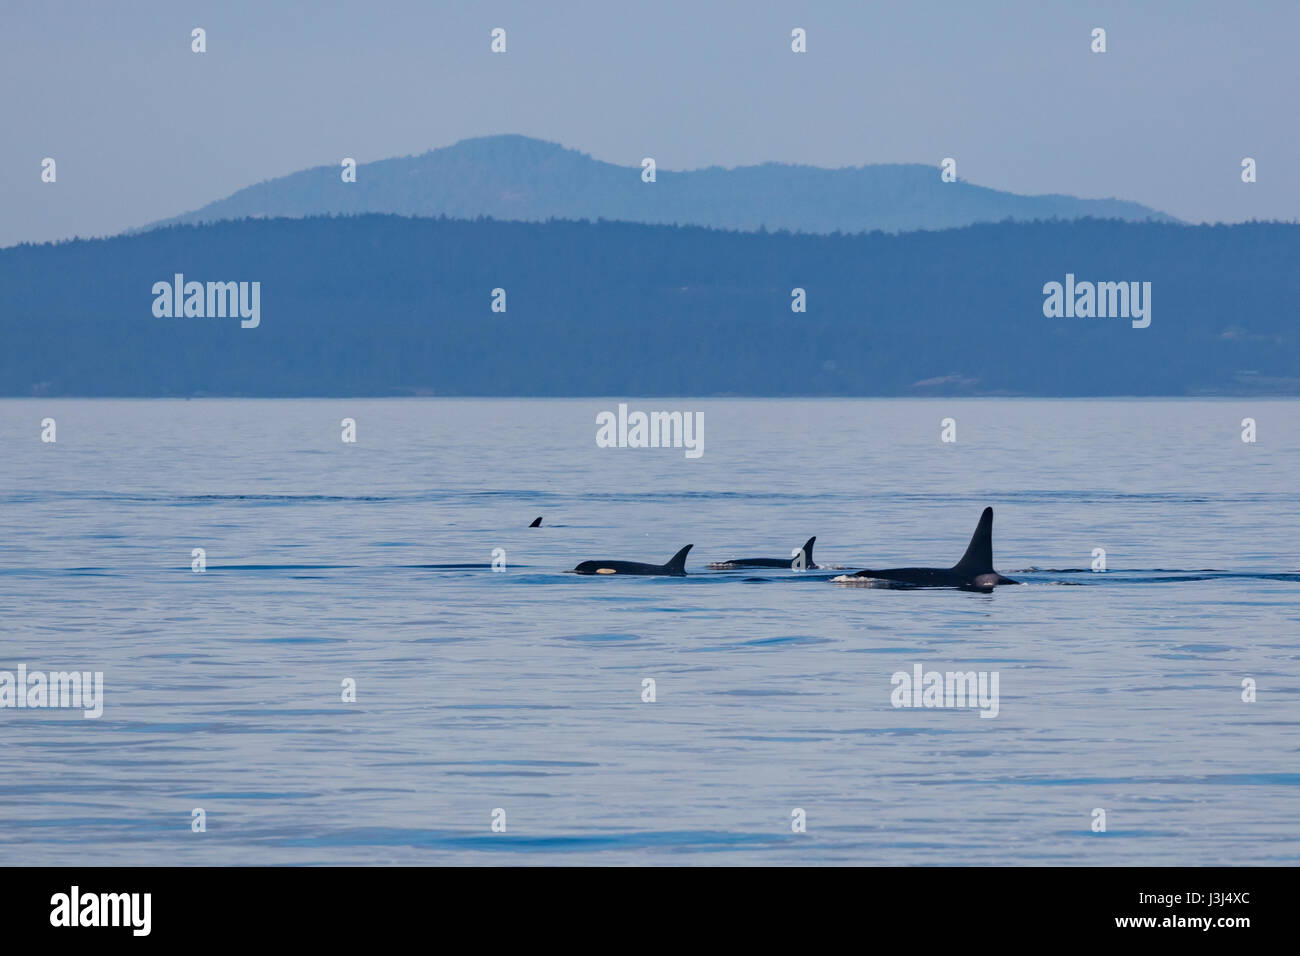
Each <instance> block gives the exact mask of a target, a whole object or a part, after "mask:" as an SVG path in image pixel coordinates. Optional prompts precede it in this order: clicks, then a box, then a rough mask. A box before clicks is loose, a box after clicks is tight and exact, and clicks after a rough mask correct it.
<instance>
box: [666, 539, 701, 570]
mask: <svg viewBox="0 0 1300 956" xmlns="http://www.w3.org/2000/svg"><path fill="white" fill-rule="evenodd" d="M693 547H695V545H693V544H688V545H687V546H686V547H684V548H682V550H680V551H678V552H677V553H676V554H674V555H673V556H672V557H671V558H669V559H668V563H667V564H665V565H664V567H665V568H667V569H668V570H669V571H681V572H682V573H683V574H685V573H686V555H687V554H688V553H689V552H690V550H691V548H693Z"/></svg>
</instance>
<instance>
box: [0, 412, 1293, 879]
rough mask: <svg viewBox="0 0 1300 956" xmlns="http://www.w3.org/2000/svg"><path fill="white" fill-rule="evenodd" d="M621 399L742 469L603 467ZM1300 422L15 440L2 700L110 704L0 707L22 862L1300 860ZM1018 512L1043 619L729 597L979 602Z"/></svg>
mask: <svg viewBox="0 0 1300 956" xmlns="http://www.w3.org/2000/svg"><path fill="white" fill-rule="evenodd" d="M619 401H626V402H628V404H629V405H630V406H631V408H633V409H641V410H645V411H653V410H679V411H690V412H695V411H698V412H702V413H703V415H704V423H705V428H704V454H703V455H702V456H701V457H700V458H698V459H691V458H688V457H687V456H686V455H685V454H684V451H683V449H675V448H668V449H629V448H598V447H597V445H596V442H595V434H596V416H597V414H598V413H599V412H601V411H606V410H609V411H614V410H616V408H617V404H618V402H619ZM1298 411H1300V402H1296V401H1281V400H1265V399H1258V400H1255V399H1234V400H1203V401H1202V400H1195V401H1192V400H1162V401H1147V400H1114V401H1095V400H1089V401H1041V400H1033V401H1029V400H1010V399H1008V400H938V399H936V400H915V401H912V400H906V401H905V400H860V401H845V400H827V401H817V400H741V399H737V400H722V399H711V400H702V399H682V398H675V399H630V400H629V399H618V398H611V399H581V400H577V399H575V400H547V401H539V400H453V399H392V400H313V401H308V400H302V401H300V400H226V399H222V400H217V399H204V400H192V401H183V400H177V401H170V400H166V401H160V400H151V401H92V400H55V399H48V400H47V399H23V400H5V401H0V671H3V670H7V671H15V670H16V669H17V667H18V666H19V665H20V664H25V665H26V666H27V668H28V670H29V671H32V670H46V671H59V670H73V669H75V670H82V671H102V672H103V674H104V694H105V701H104V711H103V716H102V717H100V718H99V719H85V718H84V717H83V716H82V714H81V712H80V711H79V710H71V709H44V710H40V709H11V708H4V709H0V864H6V865H14V864H62V865H71V864H77V865H86V864H97V865H98V864H103V865H107V864H155V865H157V864H177V863H179V864H237V863H242V864H285V863H295V864H381V863H395V864H421V863H429V864H448V863H455V864H593V863H594V864H685V863H705V864H742V865H744V864H831V865H833V864H996V865H1003V864H1007V865H1011V864H1049V865H1050V864H1070V863H1078V864H1086V865H1108V864H1122V865H1137V864H1155V865H1169V864H1190V865H1199V864H1266V863H1273V864H1277V863H1285V864H1294V863H1296V862H1300V649H1298V644H1300V642H1298V640H1297V637H1298V635H1300V626H1298V625H1300V481H1298V480H1297V476H1298V475H1300V415H1298V414H1297V412H1298ZM1247 417H1249V418H1253V419H1255V420H1256V422H1257V428H1258V440H1257V441H1256V442H1254V443H1245V442H1243V441H1242V440H1241V431H1242V425H1241V423H1242V419H1244V418H1247ZM45 418H53V419H55V421H56V423H57V441H56V442H55V443H45V442H42V441H41V437H40V436H41V422H42V420H43V419H45ZM344 418H353V419H355V421H356V427H357V442H356V443H355V444H345V443H344V442H342V441H341V440H340V433H341V427H340V422H341V420H342V419H344ZM945 418H952V419H954V420H955V422H956V430H957V440H956V441H955V442H953V443H945V442H942V441H941V440H940V431H941V421H942V420H943V419H945ZM986 505H991V506H993V508H994V509H995V513H996V518H995V522H994V529H993V531H994V556H995V559H996V564H997V567H998V570H999V571H1001V572H1002V573H1003V574H1006V575H1009V576H1011V577H1013V578H1015V579H1017V580H1020V581H1023V582H1024V584H1023V586H1018V587H1017V586H1006V587H1001V588H998V589H997V590H996V591H995V592H994V593H992V594H979V593H966V592H961V591H951V590H877V589H863V588H848V587H843V586H839V585H836V584H834V583H831V582H830V580H829V579H830V578H831V577H833V576H835V575H837V574H839V573H842V572H841V571H837V570H835V571H833V570H812V571H808V572H804V573H797V572H793V571H785V570H779V569H778V570H753V569H750V570H733V571H710V570H707V568H706V565H707V564H708V563H709V562H711V561H723V560H726V559H729V558H736V557H747V556H768V557H777V556H785V555H789V554H790V552H791V551H792V550H793V549H794V548H796V547H798V546H799V545H801V544H802V543H803V542H804V541H805V539H807V538H808V537H809V536H811V535H816V536H817V545H816V549H815V552H814V556H815V559H816V560H817V561H818V562H819V563H821V564H824V565H830V566H835V567H840V568H843V569H847V570H848V571H853V570H857V569H859V568H863V567H876V568H881V567H891V566H898V565H941V566H946V565H950V564H952V563H954V562H955V561H956V560H957V558H958V557H960V555H961V553H962V551H963V550H964V549H965V547H966V544H967V541H968V540H969V538H970V535H971V532H972V531H973V530H974V527H975V523H976V521H977V519H978V517H979V514H980V511H981V509H982V508H984V507H985V506H986ZM538 515H542V516H544V520H543V526H542V527H540V528H529V527H528V524H529V522H531V521H532V520H533V519H534V518H535V517H537V516H538ZM685 544H694V545H695V548H694V550H693V552H692V553H691V555H690V558H689V559H688V561H687V571H688V575H689V576H688V577H686V578H650V577H647V578H640V577H623V576H617V575H616V576H597V577H584V576H578V575H572V574H567V573H565V572H566V571H567V570H568V569H571V568H573V567H574V566H575V565H576V564H577V563H578V562H579V561H582V560H586V559H589V558H611V559H628V560H637V561H651V562H655V563H660V562H664V561H667V560H668V558H669V557H671V556H672V555H673V554H674V552H676V551H677V550H678V549H679V548H681V547H682V546H683V545H685ZM195 548H203V549H205V552H206V561H207V566H206V571H205V572H204V573H201V574H200V573H194V572H193V571H192V570H191V560H192V558H191V554H192V551H193V549H195ZM1096 548H1102V549H1105V552H1106V564H1107V570H1106V571H1104V572H1094V571H1092V570H1091V566H1092V563H1093V560H1094V556H1093V555H1094V549H1096ZM498 549H500V550H498ZM494 552H495V555H496V557H498V559H501V560H504V563H505V570H504V571H500V572H497V571H493V570H492V568H491V564H492V561H493V558H494ZM918 664H919V665H921V666H922V667H923V669H925V670H938V671H963V672H964V671H971V670H974V671H989V672H997V674H998V675H999V679H1000V702H999V712H998V714H997V716H996V718H994V719H985V718H982V717H981V716H980V713H979V711H978V710H977V709H974V708H970V707H966V708H898V707H894V706H893V705H892V703H891V693H892V691H893V690H894V687H893V685H892V683H891V678H892V675H893V674H894V673H895V672H897V671H905V672H908V673H910V672H911V671H912V669H913V668H914V666H916V665H918ZM1247 678H1249V679H1251V680H1253V681H1254V682H1255V684H1256V687H1257V699H1256V700H1254V701H1253V702H1247V701H1244V700H1243V699H1242V696H1243V687H1242V684H1243V680H1245V679H1247ZM346 679H352V680H354V681H355V682H356V698H357V699H356V701H355V703H345V702H344V701H343V700H342V690H341V688H342V686H343V682H344V681H345V680H346ZM647 679H651V680H653V681H654V688H655V700H654V701H653V702H645V701H643V700H642V693H643V682H644V681H646V680H647ZM196 808H202V809H203V810H204V812H205V815H206V832H193V831H192V828H191V820H192V813H193V811H194V810H195V809H196ZM497 809H500V810H503V811H504V817H505V822H506V827H505V832H504V833H499V832H494V831H493V829H492V822H493V813H494V811H495V810H497ZM796 809H801V810H803V811H804V814H805V816H806V821H807V832H805V833H796V832H793V831H792V827H791V822H792V819H793V817H792V814H793V813H794V811H795V810H796ZM1097 809H1101V810H1104V811H1105V820H1106V831H1105V832H1094V831H1093V821H1094V819H1095V818H1096V816H1095V813H1094V811H1095V810H1097Z"/></svg>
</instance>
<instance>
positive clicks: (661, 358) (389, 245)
mask: <svg viewBox="0 0 1300 956" xmlns="http://www.w3.org/2000/svg"><path fill="white" fill-rule="evenodd" d="M1297 261H1300V225H1296V224H1282V223H1250V224H1243V225H1237V226H1191V225H1186V226H1183V225H1170V224H1167V223H1129V222H1117V221H1114V220H1095V219H1082V220H1078V221H1072V222H1038V223H994V224H981V225H975V226H969V227H967V228H965V229H944V230H937V231H921V232H908V233H904V234H900V235H889V234H885V233H868V234H864V235H852V236H850V235H839V236H835V235H802V236H801V235H794V234H792V233H784V232H768V233H756V232H729V231H722V230H714V229H703V228H700V227H695V226H689V227H672V226H658V225H643V224H639V223H623V222H603V223H590V222H588V223H584V222H572V221H555V222H546V223H528V222H502V221H499V220H489V219H482V220H463V219H441V218H438V219H432V218H421V217H405V216H380V215H365V216H339V217H317V218H309V219H263V220H245V221H242V222H220V223H214V224H212V225H206V226H176V227H172V228H169V229H156V230H152V231H149V232H145V233H141V234H139V235H134V236H118V237H114V238H111V239H99V240H78V241H72V242H64V243H58V244H46V245H39V246H33V245H22V246H15V247H12V248H9V249H0V290H3V292H4V295H3V300H2V307H0V341H2V342H4V343H5V347H4V348H2V349H0V395H37V396H42V395H83V396H160V395H172V396H176V395H248V396H253V395H257V396H345V395H356V396H361V395H375V396H383V395H517V396H564V395H574V396H577V395H603V396H629V397H630V396H638V395H658V396H672V395H677V396H684V395H700V396H703V395H729V394H730V395H766V396H782V395H827V396H850V395H1033V396H1085V395H1300V325H1297V324H1296V322H1295V320H1294V315H1293V312H1294V303H1295V302H1296V301H1297V300H1300V270H1297V269H1295V267H1294V264H1295V263H1296V262H1297ZM178 273H179V274H182V278H183V282H184V284H185V285H186V289H185V290H183V291H175V292H174V290H176V288H177V286H178V285H179V284H180V283H181V281H182V280H181V279H177V274H178ZM1076 281H1077V284H1078V285H1080V286H1081V285H1085V284H1088V287H1089V288H1090V289H1091V284H1092V283H1095V284H1096V291H1097V297H1096V300H1095V301H1096V302H1097V303H1098V309H1097V311H1096V312H1093V314H1094V315H1101V314H1102V312H1101V309H1100V303H1101V301H1102V292H1101V289H1102V286H1103V284H1106V285H1111V286H1117V285H1122V284H1128V283H1132V284H1134V285H1133V288H1134V289H1137V288H1140V289H1142V295H1141V298H1142V311H1143V316H1144V320H1145V319H1149V320H1150V322H1149V326H1148V327H1145V328H1136V327H1134V324H1133V322H1132V321H1130V319H1129V318H1123V317H1118V318H1083V317H1082V316H1083V315H1085V314H1087V313H1086V312H1085V311H1084V310H1083V309H1082V308H1080V309H1078V311H1077V313H1072V314H1074V315H1077V316H1078V317H1052V316H1051V314H1050V313H1051V310H1050V309H1049V308H1048V303H1049V300H1050V295H1048V285H1049V284H1061V283H1064V284H1065V285H1066V287H1068V288H1072V289H1073V288H1075V287H1076ZM190 283H193V284H195V285H196V287H198V288H199V289H200V292H197V293H195V294H194V306H195V308H193V309H191V303H190V298H189V297H190V292H189V291H188V285H189V284H190ZM223 284H224V285H225V286H226V287H227V289H228V292H227V293H222V292H220V291H219V289H218V288H217V287H219V286H222V285H223ZM205 287H206V288H205ZM160 288H161V292H160ZM245 289H247V295H246V294H245V291H244V290H245ZM498 290H500V292H499V295H498ZM798 290H803V291H804V292H806V300H805V301H804V303H803V304H805V305H806V311H805V312H797V311H794V309H793V305H794V303H795V301H796V298H797V293H798ZM204 291H206V303H205V297H204V295H203V294H202V293H203V292H204ZM173 293H174V294H173ZM236 293H237V294H236ZM227 294H228V295H229V301H228V302H227V304H226V305H225V308H224V309H222V307H221V305H219V304H216V303H220V302H223V301H226V300H224V299H222V298H219V297H220V296H222V295H227ZM1090 294H1091V293H1090ZM1136 295H1137V292H1136V291H1132V292H1131V293H1130V298H1131V299H1132V298H1135V297H1136ZM499 296H500V298H501V302H502V304H503V305H505V306H506V309H507V310H506V311H504V312H501V311H494V309H493V305H494V303H495V302H496V301H497V300H498V298H499ZM182 298H185V300H186V301H185V305H184V308H183V309H182V308H180V300H181V299H182ZM236 298H238V299H239V302H238V303H235V301H234V300H235V299H236ZM1074 298H1075V302H1076V304H1078V303H1079V302H1082V301H1084V300H1081V299H1078V298H1077V297H1074ZM236 304H238V306H239V310H238V314H237V311H236ZM245 304H247V306H248V309H247V311H246V310H245V309H244V306H245ZM1088 311H1089V312H1091V311H1092V310H1091V309H1089V310H1088ZM1110 314H1112V315H1114V314H1115V313H1114V312H1113V311H1111V312H1110ZM245 315H248V316H249V319H244V316H245ZM200 316H208V317H206V318H203V317H200ZM1134 317H1135V318H1136V310H1135V313H1134ZM936 421H937V415H936ZM1063 440H1068V439H1063Z"/></svg>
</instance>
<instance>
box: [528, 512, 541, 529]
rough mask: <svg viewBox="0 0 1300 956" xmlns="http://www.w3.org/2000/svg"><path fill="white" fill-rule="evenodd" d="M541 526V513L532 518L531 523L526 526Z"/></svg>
mask: <svg viewBox="0 0 1300 956" xmlns="http://www.w3.org/2000/svg"><path fill="white" fill-rule="evenodd" d="M541 526H542V516H541V515H538V516H537V517H536V518H534V519H533V523H532V524H530V525H529V526H528V527H530V528H540V527H541Z"/></svg>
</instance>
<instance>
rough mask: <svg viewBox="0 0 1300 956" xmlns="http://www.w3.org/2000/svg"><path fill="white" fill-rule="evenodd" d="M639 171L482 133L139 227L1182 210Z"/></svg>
mask: <svg viewBox="0 0 1300 956" xmlns="http://www.w3.org/2000/svg"><path fill="white" fill-rule="evenodd" d="M641 172H642V171H641V168H640V166H639V165H638V166H619V165H615V164H613V163H607V162H602V161H600V160H597V159H593V158H592V157H591V156H588V155H586V154H585V153H581V152H578V151H577V150H573V149H567V148H565V147H563V146H560V145H558V144H555V143H549V142H546V141H543V140H539V139H533V138H530V137H526V136H517V135H503V136H486V137H480V138H476V139H466V140H462V141H460V142H459V143H456V144H455V145H452V146H447V147H444V148H442V149H435V150H431V151H430V152H427V153H423V154H421V155H418V156H405V157H400V158H395V159H385V160H380V161H378V162H373V163H363V164H361V165H359V166H358V167H357V180H356V182H354V183H345V182H343V181H342V178H341V176H340V173H341V167H340V166H339V165H337V164H336V165H332V166H317V167H314V168H312V169H306V170H302V171H301V172H297V173H292V174H290V175H288V176H281V177H279V178H277V179H271V180H267V181H265V182H261V183H258V184H256V185H254V186H248V187H246V188H244V189H241V190H239V191H238V192H236V193H233V194H232V195H230V196H228V197H226V198H225V199H221V200H218V201H216V202H213V203H209V204H208V205H206V206H203V207H202V208H200V209H197V210H195V211H193V212H188V213H184V214H183V215H179V216H175V217H172V218H170V219H166V220H162V221H161V222H156V223H153V224H151V225H149V226H145V227H142V228H153V227H155V226H166V225H177V224H197V223H203V222H212V221H218V220H227V219H246V218H274V217H290V218H303V217H307V216H320V215H355V214H359V213H386V214H393V215H402V216H429V217H437V216H447V217H449V218H455V219H474V218H477V217H479V216H488V217H491V218H494V219H504V220H515V221H528V222H541V221H545V220H548V219H587V220H592V221H594V220H598V219H608V220H617V221H624V222H640V223H651V224H660V225H674V224H677V225H698V226H709V227H712V228H718V229H734V230H741V231H756V230H760V229H764V228H765V229H769V230H782V229H784V230H789V231H791V232H805V233H833V232H846V233H857V232H870V231H873V230H877V229H878V230H882V231H884V232H907V231H912V230H920V229H951V228H957V227H961V226H968V225H972V224H974V223H980V222H1000V221H1004V220H1008V219H1011V220H1017V221H1029V220H1045V219H1080V218H1085V217H1091V218H1096V219H1123V220H1129V221H1144V220H1154V221H1159V222H1177V221H1178V220H1176V219H1174V218H1173V217H1171V216H1168V215H1166V214H1164V213H1162V212H1158V211H1156V210H1154V209H1150V208H1148V207H1146V206H1143V205H1141V204H1139V203H1135V202H1128V201H1126V200H1120V199H1077V198H1075V197H1072V196H1063V195H1042V196H1021V195H1017V194H1015V193H1008V192H1002V191H999V190H996V189H988V188H985V187H982V186H975V185H972V184H970V183H967V182H964V181H961V180H960V179H959V180H958V181H957V182H952V183H945V182H943V181H942V180H941V179H940V175H939V169H938V168H937V167H932V166H924V165H920V164H884V165H872V166H857V167H848V168H843V169H823V168H820V167H815V166H795V165H786V164H781V163H765V164H763V165H759V166H741V167H736V168H734V169H724V168H722V167H718V166H711V167H708V168H706V169H696V170H689V171H685V172H674V171H671V170H666V169H662V168H660V169H658V170H657V172H656V181H655V182H653V183H646V182H642V179H641ZM133 231H139V230H133Z"/></svg>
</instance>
